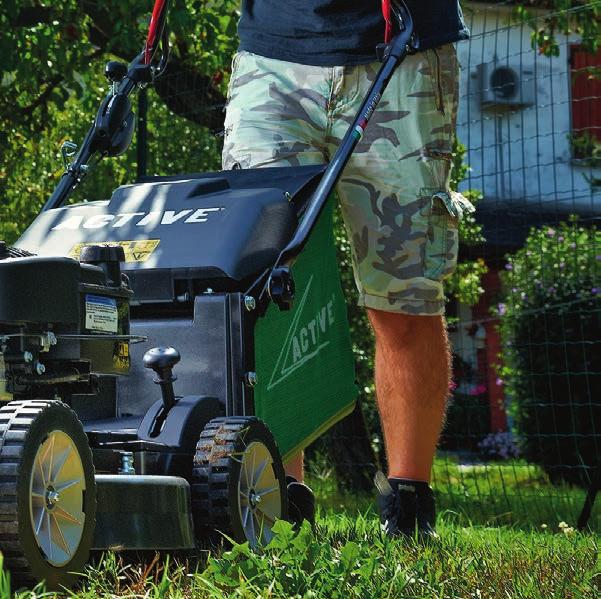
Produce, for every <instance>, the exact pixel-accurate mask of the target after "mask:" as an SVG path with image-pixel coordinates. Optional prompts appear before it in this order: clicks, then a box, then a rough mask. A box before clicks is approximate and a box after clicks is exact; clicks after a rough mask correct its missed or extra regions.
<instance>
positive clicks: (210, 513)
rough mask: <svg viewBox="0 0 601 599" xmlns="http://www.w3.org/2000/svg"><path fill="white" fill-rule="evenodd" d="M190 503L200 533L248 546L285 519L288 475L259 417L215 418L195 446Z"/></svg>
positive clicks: (263, 538) (270, 534)
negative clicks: (224, 536)
mask: <svg viewBox="0 0 601 599" xmlns="http://www.w3.org/2000/svg"><path fill="white" fill-rule="evenodd" d="M192 502H193V505H192V507H193V512H194V515H195V520H196V529H197V530H198V531H199V534H200V535H203V534H205V535H206V534H209V535H210V536H211V535H212V533H214V531H219V532H222V533H225V534H226V535H228V536H231V537H232V538H233V539H234V540H235V541H237V542H240V543H241V542H244V541H248V543H249V545H250V546H251V547H252V548H256V547H258V546H259V545H265V544H267V543H269V541H270V540H271V539H272V537H273V532H272V528H273V525H274V524H275V521H276V519H278V518H279V519H286V518H287V516H288V513H287V497H286V477H285V474H284V467H283V465H282V460H281V458H280V454H279V451H278V449H277V446H276V444H275V441H274V439H273V436H272V434H271V432H270V431H269V429H268V428H267V426H266V425H265V424H264V423H263V422H261V421H260V420H258V419H257V418H250V417H230V418H215V419H213V420H211V421H210V422H209V423H208V424H207V425H206V426H205V428H204V430H203V432H202V434H201V436H200V440H199V442H198V444H197V446H196V455H195V457H194V469H193V474H192Z"/></svg>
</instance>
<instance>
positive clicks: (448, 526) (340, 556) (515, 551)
mask: <svg viewBox="0 0 601 599" xmlns="http://www.w3.org/2000/svg"><path fill="white" fill-rule="evenodd" d="M438 528H439V533H440V539H439V540H437V541H435V542H432V543H430V544H429V545H426V546H423V545H420V544H417V543H414V542H413V541H403V540H394V541H391V540H389V539H387V538H383V537H382V536H381V535H380V534H379V530H378V526H377V521H376V518H375V515H374V514H373V512H371V511H370V512H367V513H364V514H360V515H357V514H356V513H349V512H339V511H337V512H333V511H331V510H329V509H328V510H326V511H324V512H322V513H321V515H320V518H319V523H318V526H317V530H316V533H315V534H313V533H312V532H311V531H310V529H309V527H306V528H304V529H303V530H301V532H300V533H299V534H294V533H293V532H292V531H291V530H290V525H288V524H287V523H283V522H282V523H280V531H279V534H278V536H277V537H276V539H275V540H274V541H272V544H271V546H270V547H268V548H267V549H265V550H264V551H263V552H261V553H260V554H254V553H252V552H251V551H249V549H248V547H247V546H246V545H239V546H235V547H234V548H233V549H231V550H229V551H227V550H222V551H217V552H214V553H209V552H207V553H203V554H201V555H199V556H196V557H194V558H187V559H185V558H183V557H181V556H180V557H179V558H167V557H166V556H160V557H159V556H154V558H152V559H151V558H149V561H147V562H146V563H144V564H141V563H140V562H139V561H138V562H135V563H129V564H125V563H124V562H122V561H121V560H119V559H118V558H117V557H116V556H115V555H114V554H109V555H107V556H105V557H104V559H103V560H102V561H100V563H99V564H98V565H96V566H94V567H90V568H89V569H88V570H87V572H86V579H85V581H84V583H83V585H82V587H81V588H80V589H79V590H78V591H77V593H73V595H74V596H79V597H89V598H96V597H106V596H123V597H214V598H221V597H244V598H249V599H251V598H255V597H282V598H283V597H307V598H309V597H314V598H317V597H319V598H324V599H325V598H337V597H340V598H348V597H358V598H362V599H363V598H368V597H369V598H371V597H378V598H379V597H425V598H429V597H441V598H442V597H445V598H446V597H470V598H471V597H474V598H480V597H482V598H499V599H500V598H503V599H507V598H508V597H516V598H518V597H519V598H522V597H537V598H538V597H540V598H541V599H542V598H545V599H546V598H549V597H561V598H564V597H565V598H572V597H583V598H584V597H586V598H592V597H595V596H601V559H600V557H599V545H598V538H597V536H596V535H590V534H589V535H582V534H580V533H577V532H573V531H571V530H570V529H565V528H564V529H563V531H562V530H561V529H559V528H558V527H557V525H554V526H551V525H549V526H548V527H547V529H543V530H539V531H534V530H533V531H524V530H516V529H512V528H509V527H496V528H491V527H484V526H472V527H462V526H461V525H459V524H457V523H456V522H452V521H447V519H446V518H445V517H444V516H443V517H442V519H441V520H440V521H439V525H438ZM1 590H3V596H8V591H7V584H6V580H4V581H2V582H0V591H1ZM18 596H19V597H34V596H38V597H39V596H41V590H40V591H39V592H36V593H30V592H23V593H21V594H19V595H18Z"/></svg>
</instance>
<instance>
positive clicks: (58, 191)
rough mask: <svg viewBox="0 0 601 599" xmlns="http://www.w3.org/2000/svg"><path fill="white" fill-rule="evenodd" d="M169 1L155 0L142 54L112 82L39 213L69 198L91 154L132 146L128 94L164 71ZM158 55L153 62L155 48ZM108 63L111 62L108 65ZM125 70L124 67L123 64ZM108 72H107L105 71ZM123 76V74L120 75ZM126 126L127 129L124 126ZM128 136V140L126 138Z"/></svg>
mask: <svg viewBox="0 0 601 599" xmlns="http://www.w3.org/2000/svg"><path fill="white" fill-rule="evenodd" d="M168 5H169V0H155V4H154V9H153V11H152V18H151V21H150V26H149V30H148V35H147V37H146V43H145V44H144V49H143V50H142V52H141V53H140V54H139V55H138V56H136V58H135V59H134V60H133V61H132V62H131V63H130V64H129V65H128V66H127V71H126V74H125V76H124V77H122V78H120V80H117V81H115V83H114V85H113V89H112V90H111V91H110V92H109V94H108V95H107V96H106V97H105V98H104V100H103V101H102V103H101V105H100V108H99V109H98V112H97V114H96V118H95V119H94V124H93V125H92V126H91V127H90V129H89V130H88V132H87V134H86V136H85V138H84V141H83V143H82V144H81V148H80V149H79V151H78V152H77V155H76V157H75V160H74V161H73V162H72V163H71V164H69V165H68V166H67V167H66V169H65V172H64V173H63V175H62V177H61V180H60V181H59V183H58V185H57V186H56V188H55V189H54V192H53V193H52V195H51V196H50V198H49V199H48V200H47V201H46V203H45V204H44V206H43V208H42V212H44V211H46V210H51V209H52V208H59V207H60V206H62V205H63V204H64V203H65V202H66V201H67V200H68V199H69V197H70V196H71V194H72V193H73V191H74V190H75V188H76V187H77V186H78V185H79V184H80V183H81V181H82V179H83V178H84V177H85V176H86V175H87V173H88V171H89V161H90V159H91V158H92V157H93V156H94V155H99V157H100V158H102V157H103V156H106V155H113V156H114V155H118V154H121V153H122V152H124V151H125V150H126V149H127V147H129V145H130V143H131V135H133V122H126V121H128V119H133V118H134V116H133V113H132V112H131V106H130V103H129V100H128V97H129V95H130V94H131V93H132V92H133V91H134V89H136V87H138V86H145V85H148V84H151V83H152V82H153V81H154V79H156V78H157V77H159V76H160V75H161V74H162V73H163V72H164V71H165V69H166V68H167V62H168V60H169V40H168V38H169V33H168V31H167V28H166V26H165V24H166V20H167V10H168ZM159 47H161V49H162V51H161V56H160V58H159V59H158V60H155V57H156V55H157V52H158V49H159ZM109 64H111V63H109ZM123 67H124V68H125V65H123ZM107 73H108V70H107ZM121 75H122V74H121ZM126 125H127V127H126ZM126 128H127V129H128V131H123V139H122V140H121V141H122V147H121V148H120V149H119V151H117V152H115V153H113V154H111V153H110V143H111V141H112V139H113V137H114V136H115V135H117V134H118V133H120V132H121V131H120V129H126ZM128 133H129V139H127V137H128Z"/></svg>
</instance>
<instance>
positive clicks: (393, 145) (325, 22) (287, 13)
mask: <svg viewBox="0 0 601 599" xmlns="http://www.w3.org/2000/svg"><path fill="white" fill-rule="evenodd" d="M386 4H387V1H386V0H385V2H384V5H385V7H386ZM407 4H408V8H409V10H410V11H411V13H412V15H413V19H414V22H415V29H416V32H417V34H418V36H419V39H420V44H421V49H420V52H418V53H417V54H415V55H412V56H408V57H407V58H406V59H405V61H404V63H403V64H402V65H401V66H400V67H399V68H398V69H397V71H396V73H395V75H394V77H393V79H392V81H391V82H390V84H389V86H388V88H387V90H386V92H385V93H384V96H383V98H382V101H381V103H380V106H379V107H378V109H377V110H376V112H375V114H374V116H373V117H372V120H371V122H370V124H369V125H368V127H367V129H366V131H365V135H364V137H363V139H362V140H361V142H360V143H359V145H358V147H357V149H356V150H355V153H354V154H353V156H352V158H351V159H350V161H349V163H348V165H347V167H346V170H345V172H344V174H343V176H342V178H341V181H340V183H339V185H338V188H337V193H338V196H339V199H340V205H341V209H342V215H343V217H344V221H345V225H346V228H347V231H348V235H349V238H350V239H351V241H352V246H353V262H354V270H355V280H356V283H357V287H358V289H359V293H360V297H359V302H360V304H361V305H363V306H365V307H366V308H367V311H368V316H369V320H370V322H371V325H372V328H373V331H374V334H375V342H376V358H375V381H376V393H377V402H378V409H379V412H380V418H381V421H382V428H383V431H384V440H385V445H386V452H387V456H388V467H389V473H388V481H389V483H390V487H388V486H387V485H385V486H386V487H387V489H386V492H384V494H383V495H382V496H381V517H382V521H383V525H384V529H385V530H386V532H387V533H388V534H390V535H392V536H395V535H398V534H406V535H413V534H414V533H415V531H416V528H417V530H418V532H419V533H420V534H423V535H431V534H434V519H435V513H434V500H433V496H432V491H431V489H430V486H429V480H430V471H431V468H432V462H433V458H434V453H435V449H436V444H437V441H438V437H439V434H440V430H441V424H442V420H443V416H444V409H445V403H446V397H447V393H448V388H449V377H450V373H449V371H450V360H449V349H448V341H447V337H446V330H445V324H444V317H443V312H444V297H443V291H442V279H443V278H444V277H445V276H447V275H448V274H450V273H451V272H452V271H453V269H454V267H455V263H456V259H457V219H456V216H455V215H456V214H457V213H458V212H460V208H461V207H460V206H457V205H455V204H454V203H456V202H458V199H457V197H456V196H454V195H451V194H450V193H449V189H448V184H449V174H450V168H451V148H452V143H453V138H454V133H455V119H456V109H457V71H458V65H457V59H456V55H455V50H454V47H453V45H452V42H456V41H458V40H460V39H465V38H466V37H467V35H468V32H467V30H466V28H465V26H464V24H463V20H462V15H461V9H460V8H459V5H458V3H457V0H429V1H428V2H425V1H424V0H408V1H407ZM385 27H386V22H385V20H384V18H383V15H382V7H381V6H380V3H379V1H378V0H288V1H286V2H282V1H281V0H243V2H242V16H241V19H240V23H239V35H240V51H239V52H238V53H237V54H236V56H235V57H234V60H233V64H232V78H231V82H230V89H229V94H228V98H229V99H228V108H227V114H226V122H225V144H224V150H223V168H224V169H231V168H257V167H273V166H289V165H299V164H323V163H324V162H327V161H328V160H329V159H330V157H331V156H332V154H333V153H334V151H335V149H336V147H337V146H338V144H339V142H340V140H341V139H342V137H343V135H344V133H345V132H346V129H347V127H348V125H349V124H350V122H351V121H352V118H353V117H354V115H355V114H356V112H357V111H358V109H359V106H360V104H361V101H362V100H363V98H364V97H365V95H366V93H367V90H368V88H369V86H370V84H371V82H372V81H373V78H374V76H375V74H376V73H377V70H378V68H379V64H378V63H377V62H376V46H377V44H379V43H381V42H382V41H383V39H384V31H385ZM464 208H465V206H464ZM286 470H287V473H288V474H290V475H293V476H294V477H296V478H297V479H298V480H300V481H302V456H298V457H297V458H295V459H293V460H291V461H290V462H289V463H288V464H287V465H286ZM390 488H392V492H390V490H391V489H390ZM298 490H299V489H298V488H296V489H295V488H294V487H293V488H292V489H291V494H293V493H296V492H298Z"/></svg>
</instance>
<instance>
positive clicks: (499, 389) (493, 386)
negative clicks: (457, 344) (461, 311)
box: [472, 269, 507, 432]
mask: <svg viewBox="0 0 601 599" xmlns="http://www.w3.org/2000/svg"><path fill="white" fill-rule="evenodd" d="M482 287H483V288H484V293H483V294H482V295H481V296H480V301H479V302H478V303H477V304H476V305H475V306H474V307H473V308H472V315H473V319H474V321H479V322H480V323H481V325H480V326H483V327H484V329H485V331H486V341H485V346H484V347H483V348H482V349H478V371H479V373H480V377H481V378H482V380H483V381H485V382H486V387H487V389H488V398H489V401H490V430H491V431H492V432H498V431H505V430H507V415H506V413H505V407H504V401H505V394H504V392H503V385H502V384H501V385H499V384H497V381H498V378H499V376H498V374H497V370H496V368H495V365H496V364H498V363H499V358H498V354H499V353H500V351H501V338H500V336H499V333H498V332H497V323H498V319H496V318H494V317H493V316H492V315H491V312H490V308H491V306H494V305H495V302H496V301H497V298H498V297H499V291H500V289H501V281H500V279H499V272H498V271H497V270H493V269H490V270H489V271H488V272H487V273H486V274H485V275H484V276H483V277H482Z"/></svg>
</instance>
